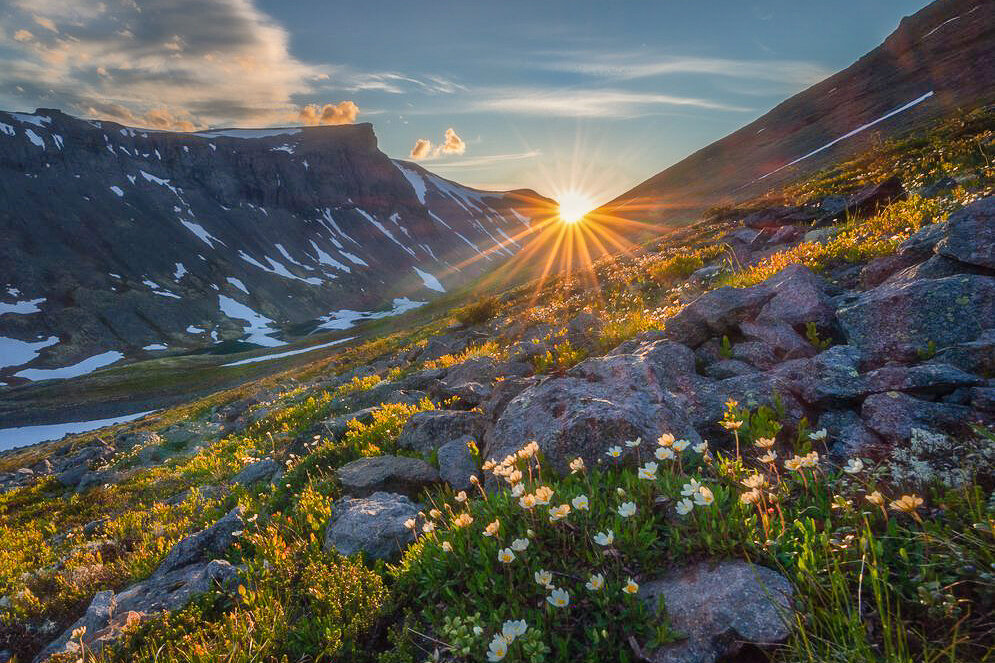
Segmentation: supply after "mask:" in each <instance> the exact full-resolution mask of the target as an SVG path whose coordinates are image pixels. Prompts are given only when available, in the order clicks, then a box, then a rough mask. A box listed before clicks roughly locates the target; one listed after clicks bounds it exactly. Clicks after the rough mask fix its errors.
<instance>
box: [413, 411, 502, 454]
mask: <svg viewBox="0 0 995 663" xmlns="http://www.w3.org/2000/svg"><path fill="white" fill-rule="evenodd" d="M484 426H485V420H484V415H483V414H481V413H480V412H472V411H464V410H428V411H425V412H418V413H416V414H414V415H412V417H411V418H410V419H408V421H407V423H406V424H404V428H403V429H401V434H400V436H399V437H398V439H397V444H398V446H400V447H401V448H402V449H412V450H414V451H419V452H421V453H430V452H432V451H435V450H436V449H438V448H439V447H441V446H442V445H443V444H445V443H446V442H449V441H450V440H455V439H456V438H458V437H463V436H464V435H469V436H470V437H472V438H473V439H475V440H479V439H481V437H482V436H483V434H484Z"/></svg>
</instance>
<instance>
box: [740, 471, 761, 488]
mask: <svg viewBox="0 0 995 663" xmlns="http://www.w3.org/2000/svg"><path fill="white" fill-rule="evenodd" d="M765 483H767V479H766V478H764V475H762V474H754V475H751V476H748V477H746V478H745V479H743V481H742V484H743V485H744V486H746V487H747V488H760V487H761V486H763V485H764V484H765Z"/></svg>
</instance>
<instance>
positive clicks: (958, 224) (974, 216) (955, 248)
mask: <svg viewBox="0 0 995 663" xmlns="http://www.w3.org/2000/svg"><path fill="white" fill-rule="evenodd" d="M947 226H948V227H947V236H946V238H945V239H943V240H942V241H941V242H940V243H939V244H937V246H936V252H937V253H939V254H940V255H941V256H946V257H948V258H953V259H954V260H957V261H959V262H964V263H967V264H969V265H976V266H978V267H984V268H986V269H995V196H989V197H988V198H983V199H981V200H979V201H977V202H974V203H971V204H970V205H968V206H967V207H964V208H963V209H960V210H958V211H956V212H954V213H953V214H951V215H950V218H949V219H948V220H947Z"/></svg>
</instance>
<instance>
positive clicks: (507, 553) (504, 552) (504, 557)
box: [498, 548, 515, 564]
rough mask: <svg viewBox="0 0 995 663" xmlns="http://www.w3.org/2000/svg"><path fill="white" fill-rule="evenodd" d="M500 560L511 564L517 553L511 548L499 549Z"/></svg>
mask: <svg viewBox="0 0 995 663" xmlns="http://www.w3.org/2000/svg"><path fill="white" fill-rule="evenodd" d="M498 561H499V562H501V563H502V564H511V563H512V562H514V561H515V553H513V552H512V551H511V548H502V549H501V550H499V551H498Z"/></svg>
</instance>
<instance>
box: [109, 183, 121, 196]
mask: <svg viewBox="0 0 995 663" xmlns="http://www.w3.org/2000/svg"><path fill="white" fill-rule="evenodd" d="M110 190H111V191H113V192H114V194H115V195H116V196H117V197H118V198H124V191H122V190H121V187H119V186H117V185H115V186H112V187H110Z"/></svg>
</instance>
